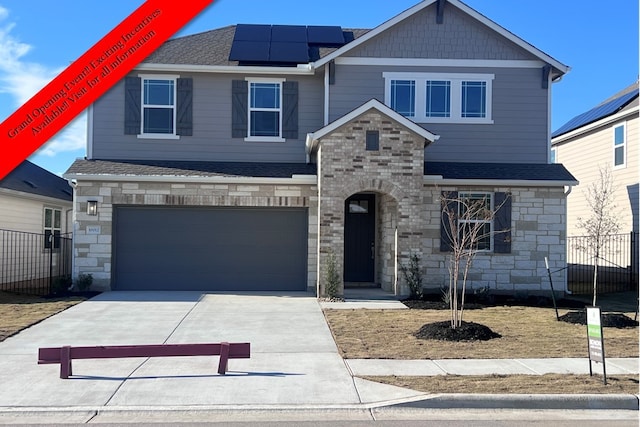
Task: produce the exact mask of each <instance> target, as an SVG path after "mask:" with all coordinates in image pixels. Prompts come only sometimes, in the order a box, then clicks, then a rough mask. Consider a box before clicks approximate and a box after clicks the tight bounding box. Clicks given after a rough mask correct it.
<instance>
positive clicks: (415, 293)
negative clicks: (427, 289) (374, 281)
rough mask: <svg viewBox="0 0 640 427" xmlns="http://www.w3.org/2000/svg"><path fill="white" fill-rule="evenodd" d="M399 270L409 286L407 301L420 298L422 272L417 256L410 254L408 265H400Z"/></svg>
mask: <svg viewBox="0 0 640 427" xmlns="http://www.w3.org/2000/svg"><path fill="white" fill-rule="evenodd" d="M400 270H401V271H402V275H403V276H404V280H405V281H406V282H407V286H409V293H410V295H409V299H421V298H422V270H421V267H420V257H419V256H418V255H417V254H415V253H414V254H411V257H410V258H409V265H408V266H407V265H404V264H403V265H401V266H400Z"/></svg>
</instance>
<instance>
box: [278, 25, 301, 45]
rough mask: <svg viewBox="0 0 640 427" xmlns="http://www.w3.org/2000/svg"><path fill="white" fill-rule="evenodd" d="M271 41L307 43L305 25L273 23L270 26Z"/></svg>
mask: <svg viewBox="0 0 640 427" xmlns="http://www.w3.org/2000/svg"><path fill="white" fill-rule="evenodd" d="M271 41H272V42H291V43H307V27H304V26H301V25H274V26H273V27H271Z"/></svg>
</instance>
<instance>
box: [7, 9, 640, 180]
mask: <svg viewBox="0 0 640 427" xmlns="http://www.w3.org/2000/svg"><path fill="white" fill-rule="evenodd" d="M418 1H419V0H394V1H383V0H323V1H322V2H301V1H299V0H269V1H264V0H215V1H214V2H213V4H212V5H211V6H210V7H209V8H207V9H206V10H205V11H204V12H203V13H201V14H200V15H199V16H198V17H196V18H195V19H194V20H193V21H191V22H190V23H189V24H187V26H185V27H184V28H183V29H182V30H181V31H180V32H179V33H178V34H176V36H184V35H189V34H194V33H199V32H203V31H207V30H211V29H215V28H219V27H223V26H226V25H233V24H295V25H340V26H342V27H350V28H374V27H376V26H378V25H380V24H382V23H383V22H385V21H387V20H389V19H391V18H392V17H394V16H395V15H397V14H399V13H401V12H403V11H404V10H406V9H408V8H410V7H411V6H413V5H414V4H416V3H417V2H418ZM464 2H465V3H466V4H467V5H469V6H471V7H472V8H474V9H475V10H477V11H478V12H480V13H482V14H483V15H485V16H486V17H488V18H489V19H491V20H493V21H494V22H496V23H498V24H499V25H501V26H502V27H504V28H506V29H507V30H509V31H511V32H512V33H514V34H515V35H517V36H518V37H520V38H522V39H524V40H525V41H527V42H529V43H530V44H532V45H534V46H535V47H537V48H538V49H540V50H542V51H543V52H545V53H547V54H548V55H550V56H552V57H553V58H555V59H556V60H558V61H560V62H561V63H563V64H566V65H568V66H570V67H571V71H570V72H569V73H568V74H567V75H565V76H564V78H563V79H562V80H561V81H560V82H559V83H555V84H554V85H553V87H552V129H553V130H555V129H557V128H559V127H560V126H561V125H562V124H564V123H565V122H567V121H568V120H570V119H571V118H573V117H574V116H576V115H578V114H580V113H583V112H585V111H587V110H589V109H590V108H592V107H594V106H595V105H597V104H599V103H600V102H601V101H603V100H605V99H606V98H609V97H610V96H611V95H613V94H615V93H617V92H618V91H620V90H622V89H624V88H625V87H627V86H628V85H630V84H632V83H634V82H635V81H636V80H637V79H638V50H639V48H638V0H608V1H606V2H603V1H600V0H598V1H597V0H581V1H577V0H465V1H464ZM142 3H143V1H142V0H109V1H105V2H98V1H78V0H56V1H51V0H0V122H1V121H3V120H4V119H5V118H7V117H8V116H9V115H11V114H12V113H13V112H14V111H15V110H16V109H17V108H18V107H20V106H21V105H22V104H23V103H25V102H26V101H27V100H28V99H29V98H30V97H31V96H33V95H34V94H35V93H37V91H38V90H40V89H41V88H42V87H44V85H45V84H46V83H47V82H48V81H49V80H51V79H52V78H53V77H55V76H56V75H57V74H58V73H60V72H61V71H62V70H63V69H64V68H65V67H67V66H68V65H69V64H70V63H71V62H73V61H74V60H75V59H77V58H78V57H79V56H80V55H82V54H83V53H84V52H85V51H86V50H88V49H89V48H90V47H91V46H93V45H94V44H95V43H96V42H97V41H98V40H100V39H101V38H102V37H103V36H104V35H105V34H106V33H107V32H109V31H110V30H111V29H113V28H114V27H115V26H116V25H117V24H119V23H120V22H121V21H122V20H123V19H124V18H126V17H127V16H128V15H129V14H130V13H131V12H132V11H133V10H135V9H136V8H137V7H139V6H140V5H141V4H142ZM85 150H86V117H84V116H80V117H79V118H78V119H76V120H75V121H73V122H72V123H71V124H70V125H69V126H67V128H65V129H64V130H63V131H61V132H60V133H58V134H57V135H56V136H55V137H54V138H52V139H51V140H50V141H49V142H48V143H47V144H45V145H44V146H43V147H42V148H41V149H40V150H39V151H38V152H36V153H35V154H34V155H33V156H32V157H31V158H30V160H31V161H33V162H34V163H36V164H37V165H39V166H42V167H44V168H45V169H47V170H49V171H51V172H53V173H55V174H58V175H61V174H62V173H64V172H65V171H66V170H67V168H68V167H69V166H70V165H71V163H73V161H74V159H76V158H79V157H84V156H85V154H86V152H85ZM1 159H2V156H1V153H0V161H1Z"/></svg>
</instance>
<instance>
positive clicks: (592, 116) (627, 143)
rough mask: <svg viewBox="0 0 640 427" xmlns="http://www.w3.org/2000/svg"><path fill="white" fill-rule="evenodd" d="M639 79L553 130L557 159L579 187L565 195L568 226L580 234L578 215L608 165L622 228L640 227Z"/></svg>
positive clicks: (584, 212)
mask: <svg viewBox="0 0 640 427" xmlns="http://www.w3.org/2000/svg"><path fill="white" fill-rule="evenodd" d="M638 111H639V108H638V82H636V83H634V84H632V85H630V86H628V87H626V88H624V89H623V90H622V91H620V92H619V93H616V94H615V95H613V96H612V97H611V98H609V99H606V100H605V101H603V102H602V103H600V104H599V105H597V106H595V107H593V108H591V109H589V110H588V111H585V112H584V113H581V114H579V115H577V116H576V117H574V118H572V119H571V120H569V121H568V122H567V123H564V124H563V125H562V126H560V127H559V128H558V129H557V130H555V131H554V132H553V134H552V135H551V136H552V139H551V150H552V157H553V161H554V162H559V163H562V164H563V165H565V166H566V167H567V168H569V169H570V170H571V172H572V173H573V174H574V175H575V176H576V177H577V178H578V179H579V180H580V182H581V184H582V185H581V190H580V191H573V192H572V193H571V194H570V195H569V197H568V198H567V211H568V216H567V231H568V233H569V235H570V236H581V235H583V234H584V230H582V229H580V227H579V226H578V222H579V221H578V218H580V217H582V218H587V217H589V215H590V208H589V206H588V202H587V193H588V189H589V187H590V186H591V185H592V184H593V183H594V182H596V181H598V180H599V179H600V173H599V170H600V169H603V170H606V169H608V170H609V171H610V173H611V178H612V179H613V184H614V186H615V188H616V193H615V195H614V196H615V203H616V205H617V209H618V212H617V216H618V220H619V222H620V225H621V229H620V232H622V233H629V232H632V231H635V232H636V233H637V232H638V179H639V176H638V171H640V163H639V154H638V153H639V152H640V146H639V145H638V117H639V114H638Z"/></svg>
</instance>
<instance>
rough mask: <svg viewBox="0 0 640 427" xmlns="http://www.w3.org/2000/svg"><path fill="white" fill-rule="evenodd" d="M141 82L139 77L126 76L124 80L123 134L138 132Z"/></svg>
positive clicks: (136, 133) (135, 133)
mask: <svg viewBox="0 0 640 427" xmlns="http://www.w3.org/2000/svg"><path fill="white" fill-rule="evenodd" d="M141 90H142V83H141V79H140V78H139V77H127V78H126V79H125V81H124V134H125V135H138V134H139V133H140V117H141V116H140V102H142V96H141V93H140V91H141Z"/></svg>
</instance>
